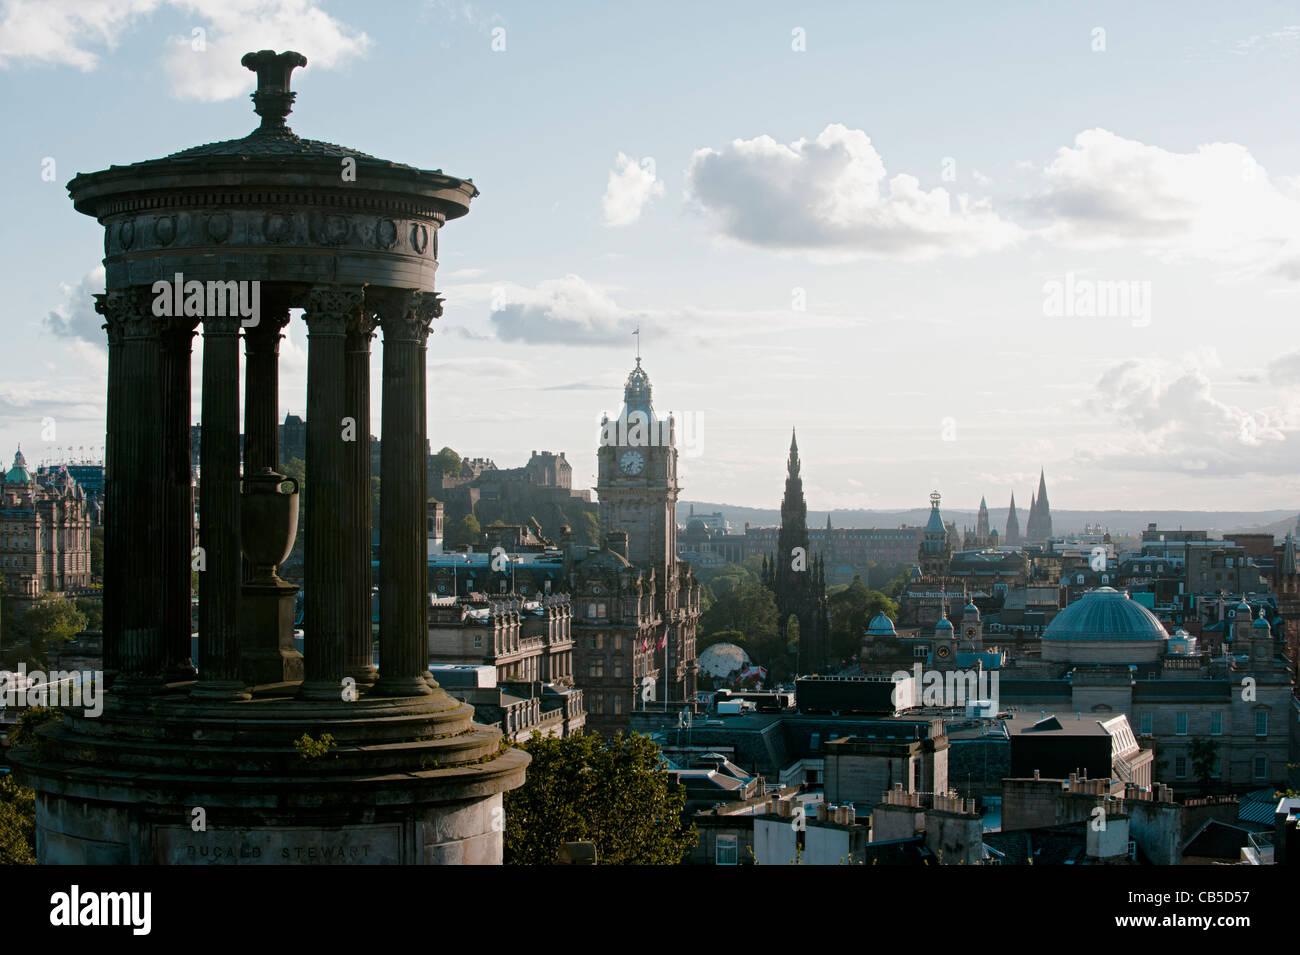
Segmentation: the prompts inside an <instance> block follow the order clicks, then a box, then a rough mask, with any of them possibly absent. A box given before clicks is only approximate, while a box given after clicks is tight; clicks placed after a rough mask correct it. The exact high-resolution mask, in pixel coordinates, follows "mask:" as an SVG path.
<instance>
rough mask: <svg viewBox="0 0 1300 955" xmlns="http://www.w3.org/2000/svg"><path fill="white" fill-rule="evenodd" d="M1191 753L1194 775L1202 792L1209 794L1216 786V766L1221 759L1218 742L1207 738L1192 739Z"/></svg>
mask: <svg viewBox="0 0 1300 955" xmlns="http://www.w3.org/2000/svg"><path fill="white" fill-rule="evenodd" d="M1189 751H1190V753H1191V757H1192V774H1193V775H1194V776H1195V777H1196V782H1197V785H1199V786H1200V787H1201V792H1202V793H1208V792H1209V791H1210V790H1211V789H1212V788H1213V787H1214V785H1215V783H1214V764H1215V763H1216V762H1218V759H1219V744H1218V741H1217V740H1213V739H1210V738H1209V737H1207V736H1197V737H1195V738H1193V739H1192V745H1191V747H1190V750H1189Z"/></svg>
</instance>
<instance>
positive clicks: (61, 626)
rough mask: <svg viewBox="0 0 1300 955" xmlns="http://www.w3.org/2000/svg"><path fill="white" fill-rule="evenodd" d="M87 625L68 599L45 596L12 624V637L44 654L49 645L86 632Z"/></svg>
mask: <svg viewBox="0 0 1300 955" xmlns="http://www.w3.org/2000/svg"><path fill="white" fill-rule="evenodd" d="M86 622H87V621H86V615H85V614H84V613H82V612H81V611H80V610H78V609H77V605H76V604H74V603H73V602H72V601H71V600H68V599H67V598H65V597H55V596H53V595H46V596H44V597H40V598H38V599H37V600H36V601H35V602H34V603H33V604H32V605H31V607H29V608H28V609H27V612H26V613H25V614H23V616H22V617H21V618H20V619H19V620H17V621H15V622H14V625H13V626H14V636H15V637H16V638H17V639H18V640H19V641H21V642H23V643H26V644H27V645H28V646H30V647H31V648H32V650H33V651H35V652H36V653H43V652H44V651H45V649H46V648H47V647H48V646H50V645H51V644H57V643H62V642H65V641H67V640H71V639H72V638H73V637H75V636H76V635H77V634H79V633H80V632H81V631H83V630H85V629H86Z"/></svg>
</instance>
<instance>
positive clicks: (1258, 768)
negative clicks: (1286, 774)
mask: <svg viewBox="0 0 1300 955" xmlns="http://www.w3.org/2000/svg"><path fill="white" fill-rule="evenodd" d="M1255 778H1256V779H1267V778H1268V757H1266V756H1256V757H1255Z"/></svg>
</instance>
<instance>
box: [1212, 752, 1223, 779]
mask: <svg viewBox="0 0 1300 955" xmlns="http://www.w3.org/2000/svg"><path fill="white" fill-rule="evenodd" d="M1222 772H1223V757H1222V756H1216V757H1214V766H1213V767H1212V768H1211V769H1210V778H1211V779H1218V778H1219V775H1220V774H1221V773H1222Z"/></svg>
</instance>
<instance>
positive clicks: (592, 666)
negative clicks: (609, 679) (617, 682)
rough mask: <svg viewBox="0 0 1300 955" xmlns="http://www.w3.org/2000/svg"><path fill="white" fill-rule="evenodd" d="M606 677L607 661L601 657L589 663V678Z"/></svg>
mask: <svg viewBox="0 0 1300 955" xmlns="http://www.w3.org/2000/svg"><path fill="white" fill-rule="evenodd" d="M604 675H605V661H604V659H603V658H601V657H595V658H593V659H591V660H588V661H587V676H590V677H603V676H604Z"/></svg>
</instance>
